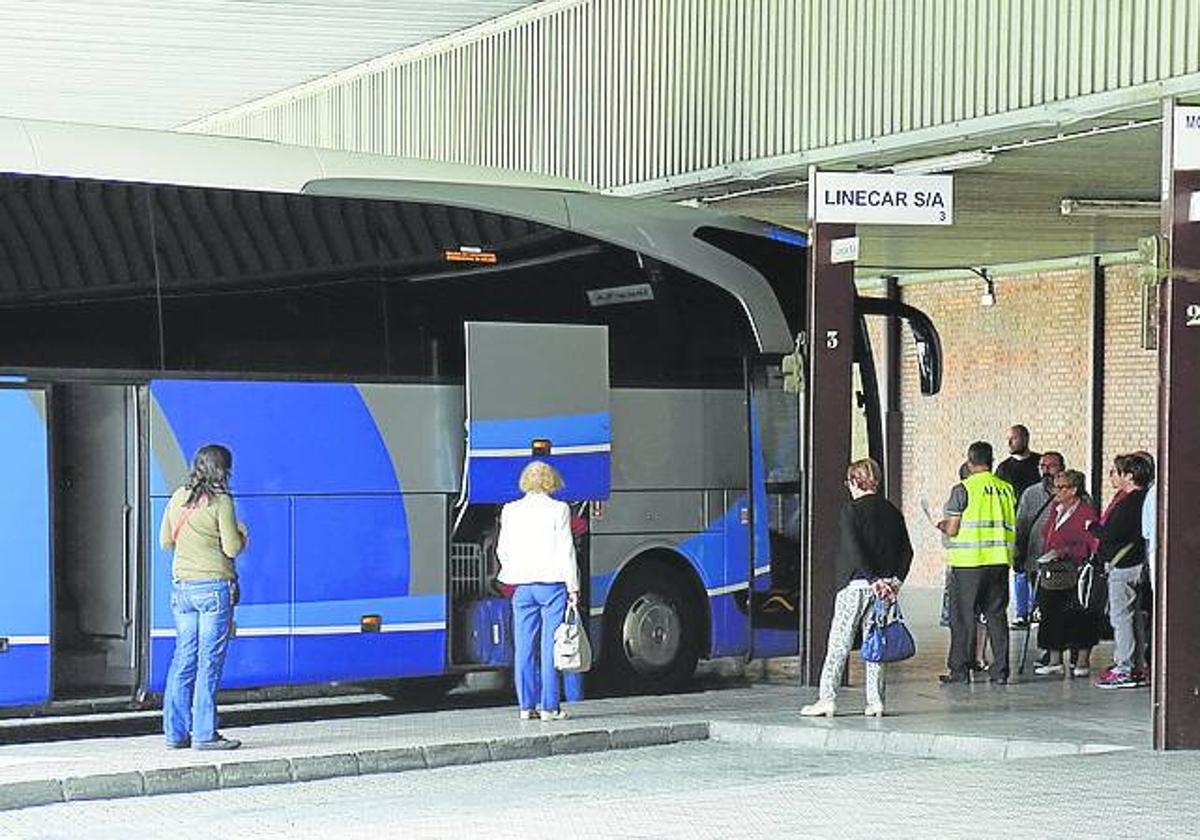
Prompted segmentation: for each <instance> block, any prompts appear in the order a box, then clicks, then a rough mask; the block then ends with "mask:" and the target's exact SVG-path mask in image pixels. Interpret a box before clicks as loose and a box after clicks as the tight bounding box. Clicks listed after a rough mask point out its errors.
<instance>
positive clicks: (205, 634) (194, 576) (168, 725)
mask: <svg viewBox="0 0 1200 840" xmlns="http://www.w3.org/2000/svg"><path fill="white" fill-rule="evenodd" d="M232 469H233V456H232V455H231V454H230V452H229V450H228V449H226V448H225V447H224V446H220V445H218V444H208V445H207V446H202V447H200V450H199V451H198V452H196V457H195V459H194V460H193V462H192V471H191V473H190V474H189V475H188V480H187V483H186V484H185V485H184V486H183V487H180V488H179V489H178V490H176V491H175V493H174V494H173V495H172V496H171V501H170V502H168V503H167V510H166V513H165V514H163V520H162V528H161V530H160V532H159V542H160V543H161V544H162V547H163V549H164V550H167V551H170V550H174V552H175V557H174V561H173V563H172V566H171V581H172V583H171V612H172V613H173V614H174V616H175V655H174V656H173V657H172V659H171V668H170V670H169V671H168V672H167V685H166V690H165V693H164V695H163V733H164V734H165V735H166V739H167V746H168V747H170V748H172V749H182V748H184V747H188V746H190V747H192V749H197V750H233V749H237V748H238V747H239V746H241V742H239V741H237V740H234V739H232V738H224V737H222V736H221V734H220V733H219V732H218V731H217V687H218V686H219V685H220V683H221V669H222V668H223V667H224V665H225V651H226V648H227V647H228V646H229V637H230V633H231V630H232V627H233V606H234V604H236V603H237V572H236V570H235V569H234V565H233V559H234V558H235V557H237V555H238V554H240V553H241V552H242V551H243V550H244V549H245V547H246V542H247V533H246V526H245V525H243V524H242V523H240V522H238V521H237V515H236V512H235V510H234V506H233V497H232V496H231V495H230V494H229V474H230V472H231V471H232Z"/></svg>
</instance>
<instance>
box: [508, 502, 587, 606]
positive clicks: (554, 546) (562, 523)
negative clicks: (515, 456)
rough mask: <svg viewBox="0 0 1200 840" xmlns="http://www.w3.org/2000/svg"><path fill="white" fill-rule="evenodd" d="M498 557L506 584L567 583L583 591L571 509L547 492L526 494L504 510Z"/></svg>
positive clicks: (574, 588)
mask: <svg viewBox="0 0 1200 840" xmlns="http://www.w3.org/2000/svg"><path fill="white" fill-rule="evenodd" d="M496 556H497V557H499V558H500V575H499V580H500V581H501V582H502V583H511V584H514V585H515V584H520V583H565V584H566V585H567V591H568V592H578V591H579V568H578V566H576V564H575V540H574V538H573V537H572V536H571V509H570V508H569V507H567V504H566V502H560V501H557V500H555V499H552V498H550V497H549V496H547V495H546V494H545V493H526V494H525V495H524V497H522V498H520V499H517V500H516V501H515V502H509V503H508V504H506V505H505V506H504V508H503V509H502V510H501V511H500V538H499V540H497V542H496Z"/></svg>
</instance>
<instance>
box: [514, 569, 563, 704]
mask: <svg viewBox="0 0 1200 840" xmlns="http://www.w3.org/2000/svg"><path fill="white" fill-rule="evenodd" d="M512 607H513V637H514V638H513V642H514V648H515V650H514V654H515V657H514V662H513V665H514V669H515V674H514V680H515V682H516V684H517V703H518V705H519V706H520V708H521V709H522V710H533V709H535V708H540V709H542V710H543V711H547V712H556V711H558V709H559V705H560V699H559V698H560V694H559V684H558V683H559V681H558V676H557V672H556V671H555V670H554V630H555V628H557V627H558V625H559V624H561V623H562V620H563V616H564V615H565V614H566V611H567V587H566V584H562V583H522V584H520V585H519V586H518V587H517V591H516V592H514V593H513V599H512ZM539 675H540V676H542V677H545V678H544V679H539ZM539 684H540V685H539Z"/></svg>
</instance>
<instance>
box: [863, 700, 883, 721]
mask: <svg viewBox="0 0 1200 840" xmlns="http://www.w3.org/2000/svg"><path fill="white" fill-rule="evenodd" d="M863 716H864V717H873V718H881V717H883V704H882V703H868V704H867V707H866V708H865V709H863Z"/></svg>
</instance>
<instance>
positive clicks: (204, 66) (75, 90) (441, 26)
mask: <svg viewBox="0 0 1200 840" xmlns="http://www.w3.org/2000/svg"><path fill="white" fill-rule="evenodd" d="M532 2H534V0H0V116H8V117H26V118H33V119H48V120H63V121H67V122H86V123H100V124H107V125H127V126H139V127H146V128H173V127H175V126H178V125H181V124H183V123H186V122H189V121H191V120H194V119H198V118H200V117H203V116H206V115H208V114H211V113H214V112H216V111H219V110H222V109H224V108H230V107H232V106H234V105H238V104H241V103H243V102H246V101H248V100H251V99H255V98H257V97H260V96H264V95H266V94H269V93H273V92H275V91H278V90H282V89H284V88H287V87H291V86H292V85H297V84H300V83H302V82H306V81H308V80H310V79H314V78H318V77H320V76H324V75H326V74H328V73H331V72H333V71H336V70H340V69H342V68H345V67H348V66H351V65H353V64H358V63H359V62H362V61H366V60H368V59H372V58H376V57H378V56H381V55H385V54H387V53H390V52H394V51H396V50H400V49H404V48H407V47H411V46H415V45H417V44H420V43H423V42H425V41H429V40H432V39H434V38H438V37H441V36H444V35H448V34H450V33H453V32H457V31H459V30H462V29H466V28H468V27H471V26H474V25H476V24H479V23H482V22H484V21H487V20H490V19H492V18H495V17H499V16H501V15H505V14H508V13H510V12H513V11H516V10H518V9H520V8H522V7H525V6H528V5H531V3H532Z"/></svg>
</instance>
